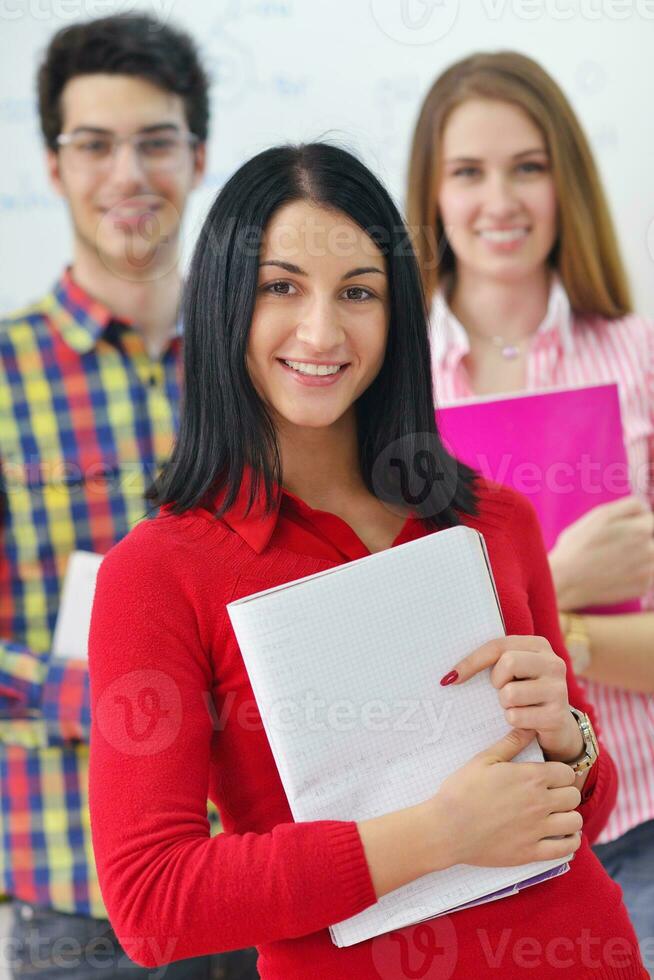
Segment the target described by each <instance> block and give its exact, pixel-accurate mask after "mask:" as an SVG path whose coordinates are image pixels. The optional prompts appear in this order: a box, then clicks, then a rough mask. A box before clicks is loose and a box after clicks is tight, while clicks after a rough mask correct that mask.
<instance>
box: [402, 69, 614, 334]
mask: <svg viewBox="0 0 654 980" xmlns="http://www.w3.org/2000/svg"><path fill="white" fill-rule="evenodd" d="M471 98H483V99H495V100H500V101H502V102H509V103H512V104H513V105H516V106H518V107H519V108H521V109H523V110H524V111H525V112H526V113H527V114H528V115H529V116H530V118H531V119H532V120H533V121H534V123H535V124H536V125H537V126H538V127H539V129H540V130H541V132H542V133H543V136H544V139H545V143H546V146H547V150H548V153H549V157H550V162H551V168H552V176H553V180H554V186H555V189H556V196H557V203H558V214H559V233H558V238H557V242H556V245H555V246H554V249H553V251H552V254H551V255H550V263H551V264H552V266H553V267H554V268H555V269H556V270H557V271H558V274H559V276H560V277H561V280H562V282H563V286H564V288H565V290H566V292H567V294H568V297H569V299H570V304H571V306H572V309H573V310H574V311H575V312H576V313H579V314H582V315H583V314H585V315H593V314H596V315H601V316H604V317H607V318H609V319H614V318H616V317H619V316H624V315H625V314H626V313H629V312H631V309H632V305H631V295H630V289H629V284H628V282H627V277H626V275H625V271H624V267H623V265H622V260H621V258H620V252H619V248H618V243H617V239H616V235H615V230H614V227H613V222H612V220H611V215H610V213H609V208H608V205H607V202H606V198H605V195H604V191H603V189H602V184H601V181H600V178H599V174H598V171H597V167H596V165H595V161H594V159H593V155H592V153H591V150H590V147H589V145H588V141H587V139H586V137H585V135H584V133H583V130H582V128H581V126H580V124H579V121H578V120H577V117H576V116H575V114H574V112H573V110H572V107H571V106H570V103H569V102H568V100H567V99H566V97H565V95H564V94H563V92H562V91H561V89H560V88H559V86H558V85H557V84H556V82H555V81H554V79H553V78H551V77H550V76H549V75H548V74H547V72H546V71H545V70H544V69H543V68H541V66H540V65H539V64H538V63H537V62H535V61H533V60H532V59H531V58H527V57H526V56H525V55H522V54H517V53H516V52H513V51H500V52H497V53H495V54H474V55H471V56H470V57H468V58H464V59H463V60H462V61H458V62H457V63H456V64H454V65H452V66H451V67H450V68H448V69H447V70H446V71H445V72H443V74H442V75H440V77H439V78H437V79H436V81H435V82H434V84H433V86H432V88H431V89H430V91H429V92H428V94H427V97H426V98H425V101H424V103H423V105H422V109H421V111H420V116H419V118H418V122H417V125H416V130H415V133H414V137H413V145H412V148H411V160H410V165H409V190H408V198H407V216H408V222H409V225H410V227H411V230H412V235H413V238H414V245H415V249H416V253H417V256H418V262H419V265H420V272H421V276H422V280H423V285H424V289H425V295H426V297H427V301H428V302H430V301H431V299H432V297H433V294H434V292H435V291H436V289H437V288H438V286H439V281H440V279H441V278H442V276H443V275H444V274H445V273H447V272H450V271H453V270H454V267H455V257H454V254H453V252H452V250H451V248H450V247H449V245H448V244H447V240H446V237H445V234H444V229H443V226H442V222H441V219H440V216H439V215H438V211H437V195H438V186H439V182H440V172H439V170H440V167H439V163H440V148H441V141H442V136H443V131H444V128H445V124H446V122H447V119H448V116H449V114H450V113H451V112H452V110H453V109H454V108H455V107H456V106H459V105H461V103H463V102H465V101H466V100H468V99H471ZM441 252H442V254H440V253H441Z"/></svg>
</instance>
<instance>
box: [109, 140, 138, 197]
mask: <svg viewBox="0 0 654 980" xmlns="http://www.w3.org/2000/svg"><path fill="white" fill-rule="evenodd" d="M110 173H111V178H112V180H113V182H114V183H116V184H118V185H120V186H121V187H123V188H129V189H133V188H134V187H140V186H142V185H143V184H144V182H145V173H144V170H143V164H142V163H141V160H140V158H139V155H138V152H137V150H136V147H134V146H132V145H131V143H130V142H129V141H128V140H125V141H124V142H123V143H120V144H119V145H118V146H117V147H116V150H115V153H114V156H113V158H112V160H111V163H110Z"/></svg>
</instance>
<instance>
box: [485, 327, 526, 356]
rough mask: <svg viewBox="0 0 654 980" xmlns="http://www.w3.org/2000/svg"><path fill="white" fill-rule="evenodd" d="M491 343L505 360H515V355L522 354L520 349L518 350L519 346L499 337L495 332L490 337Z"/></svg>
mask: <svg viewBox="0 0 654 980" xmlns="http://www.w3.org/2000/svg"><path fill="white" fill-rule="evenodd" d="M491 343H492V345H493V347H495V348H496V350H498V351H499V352H500V354H501V356H502V357H503V358H504V360H505V361H515V359H516V357H520V355H521V354H522V351H521V350H520V348H519V347H518V345H517V344H516V343H512V342H511V341H507V340H506V339H505V338H504V337H501V336H500V335H499V334H496V335H495V336H494V337H491Z"/></svg>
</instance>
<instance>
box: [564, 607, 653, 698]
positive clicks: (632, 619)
mask: <svg viewBox="0 0 654 980" xmlns="http://www.w3.org/2000/svg"><path fill="white" fill-rule="evenodd" d="M584 620H585V622H586V626H587V628H588V636H589V639H590V650H591V660H590V665H589V666H588V667H587V668H586V669H585V670H583V671H580V674H581V676H582V677H586V678H588V680H592V681H599V682H600V683H602V684H609V685H611V686H614V687H623V688H626V689H627V690H629V691H642V692H643V693H645V694H653V693H654V612H644V613H629V614H627V615H621V616H584Z"/></svg>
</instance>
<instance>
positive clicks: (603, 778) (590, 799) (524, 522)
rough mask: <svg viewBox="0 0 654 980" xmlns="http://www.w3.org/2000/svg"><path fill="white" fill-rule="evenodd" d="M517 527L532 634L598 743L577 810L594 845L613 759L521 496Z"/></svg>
mask: <svg viewBox="0 0 654 980" xmlns="http://www.w3.org/2000/svg"><path fill="white" fill-rule="evenodd" d="M517 528H519V529H520V534H519V535H516V538H517V539H519V541H520V544H521V547H522V551H523V562H524V565H525V574H526V578H527V591H528V596H529V607H530V609H531V614H532V617H533V620H534V633H535V634H536V635H537V636H543V637H545V639H546V640H548V641H549V642H550V644H551V646H552V649H553V650H554V652H555V653H556V654H558V656H559V657H561V658H562V659H563V660H564V661H565V663H566V667H567V680H568V699H569V703H570V704H571V705H572V707H574V708H578V709H579V710H580V711H584V712H585V713H586V714H588V715H589V716H590V718H591V721H592V723H593V727H594V729H595V732H596V734H597V736H598V739H599V742H600V756H599V759H598V760H597V762H596V763H595V765H594V766H593V767H592V769H591V770H590V772H589V774H588V776H587V778H586V782H585V783H584V788H583V792H582V801H581V806H580V807H579V812H580V813H581V815H582V816H583V818H584V831H585V833H586V834H587V836H588V838H589V840H590V842H591V843H593V842H594V841H595V840H596V838H597V837H598V835H599V833H600V831H601V830H602V828H603V827H604V825H605V823H606V821H607V819H608V817H609V814H610V812H611V810H612V808H613V805H614V803H615V798H616V794H617V789H618V777H617V772H616V768H615V765H614V763H613V759H612V758H611V756H610V755H609V754H608V752H607V750H606V748H605V747H604V746H603V744H602V735H601V725H600V724H599V722H598V720H597V716H596V712H595V709H594V707H593V706H592V705H590V704H589V703H588V702H587V700H586V698H585V695H584V694H583V692H582V690H581V688H580V686H579V683H578V681H577V679H576V677H575V673H574V670H573V669H572V666H571V663H570V658H569V656H568V652H567V650H566V648H565V643H564V640H563V636H562V634H561V628H560V625H559V615H558V609H557V604H556V594H555V591H554V583H553V581H552V574H551V571H550V566H549V561H548V559H547V553H546V550H545V544H544V542H543V537H542V533H541V529H540V524H539V522H538V518H537V516H536V512H535V510H534V508H533V506H532V505H531V503H530V502H529V501H528V500H527V499H526V498H525V497H522V496H520V495H516V514H515V518H514V530H515V529H517Z"/></svg>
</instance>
